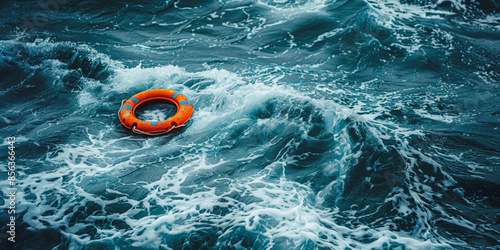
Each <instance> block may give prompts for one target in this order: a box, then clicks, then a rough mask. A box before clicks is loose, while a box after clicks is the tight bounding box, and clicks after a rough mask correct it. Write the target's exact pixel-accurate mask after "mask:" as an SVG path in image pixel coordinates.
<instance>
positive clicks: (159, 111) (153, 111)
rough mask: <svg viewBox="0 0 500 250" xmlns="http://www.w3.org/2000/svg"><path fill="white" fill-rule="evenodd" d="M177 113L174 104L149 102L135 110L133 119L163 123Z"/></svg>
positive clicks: (164, 101)
mask: <svg viewBox="0 0 500 250" xmlns="http://www.w3.org/2000/svg"><path fill="white" fill-rule="evenodd" d="M176 113H177V106H175V103H173V102H171V101H168V100H164V99H157V100H150V101H147V102H144V103H141V105H139V106H138V107H137V108H136V109H135V117H137V118H138V119H140V120H143V121H163V120H167V119H168V118H170V117H172V116H174V115H175V114H176Z"/></svg>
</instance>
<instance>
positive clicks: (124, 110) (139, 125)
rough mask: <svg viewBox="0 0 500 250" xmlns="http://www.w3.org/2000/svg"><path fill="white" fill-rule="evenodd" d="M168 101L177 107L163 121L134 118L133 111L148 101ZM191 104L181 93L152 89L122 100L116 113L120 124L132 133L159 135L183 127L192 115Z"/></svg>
mask: <svg viewBox="0 0 500 250" xmlns="http://www.w3.org/2000/svg"><path fill="white" fill-rule="evenodd" d="M156 100H158V101H168V102H172V103H174V104H175V105H176V106H177V113H176V114H175V115H174V116H172V117H170V118H168V119H167V120H163V121H143V120H140V119H138V118H137V117H135V110H136V109H137V107H139V106H140V105H141V104H144V103H146V102H148V101H156ZM193 112H194V109H193V105H192V104H191V102H190V101H189V100H188V99H187V98H186V97H185V96H184V95H183V94H181V93H179V92H177V91H174V90H169V89H152V90H147V91H143V92H141V93H138V94H136V95H134V96H132V97H130V98H129V99H127V100H123V102H122V106H121V107H120V110H119V111H118V117H119V118H120V122H121V123H122V124H123V126H125V127H126V128H128V129H130V130H132V131H133V132H134V133H138V134H146V135H161V134H166V133H169V132H173V131H175V130H176V129H177V128H181V127H184V126H185V125H186V123H187V122H188V120H189V119H190V118H191V116H192V115H193Z"/></svg>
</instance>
